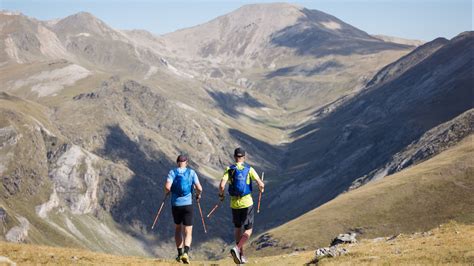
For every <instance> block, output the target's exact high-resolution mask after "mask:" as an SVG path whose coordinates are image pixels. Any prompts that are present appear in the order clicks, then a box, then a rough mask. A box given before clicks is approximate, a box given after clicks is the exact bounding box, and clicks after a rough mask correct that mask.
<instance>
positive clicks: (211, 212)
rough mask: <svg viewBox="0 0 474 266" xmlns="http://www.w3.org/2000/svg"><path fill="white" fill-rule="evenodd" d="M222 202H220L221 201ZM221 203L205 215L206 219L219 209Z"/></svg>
mask: <svg viewBox="0 0 474 266" xmlns="http://www.w3.org/2000/svg"><path fill="white" fill-rule="evenodd" d="M221 202H222V201H221ZM221 202H219V203H217V204H216V206H214V208H212V210H211V211H210V212H209V214H208V215H207V218H209V217H211V214H213V213H214V212H215V211H216V210H217V208H218V207H219V205H220V204H221Z"/></svg>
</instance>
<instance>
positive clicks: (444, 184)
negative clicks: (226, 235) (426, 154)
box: [252, 135, 474, 255]
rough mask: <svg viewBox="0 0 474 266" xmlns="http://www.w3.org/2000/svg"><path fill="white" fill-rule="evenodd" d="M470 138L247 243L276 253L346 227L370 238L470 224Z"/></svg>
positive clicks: (317, 243)
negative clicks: (453, 221) (446, 224)
mask: <svg viewBox="0 0 474 266" xmlns="http://www.w3.org/2000/svg"><path fill="white" fill-rule="evenodd" d="M473 141H474V137H473V135H470V136H469V137H467V138H466V139H464V140H463V141H461V142H460V143H459V144H458V145H457V146H455V147H454V148H452V149H449V150H447V151H444V152H442V153H441V154H439V155H437V156H435V157H433V158H431V159H430V160H428V161H425V162H423V163H420V164H418V165H416V166H413V167H410V168H408V169H406V170H404V171H401V172H399V173H396V174H394V175H391V176H388V177H386V178H384V179H382V180H380V181H374V182H372V183H369V184H367V185H365V186H362V187H360V188H358V189H355V190H352V191H350V192H347V193H344V194H342V195H340V196H339V197H337V198H336V199H334V200H332V201H330V202H328V203H326V204H324V205H322V206H321V207H319V208H317V209H315V210H313V211H311V212H308V213H306V214H304V215H302V216H301V217H299V218H297V219H295V220H292V221H290V222H288V223H286V224H284V225H282V226H280V227H277V228H275V229H273V230H270V231H269V232H268V233H266V234H264V235H262V236H260V238H259V239H257V240H255V241H253V242H252V247H254V248H256V249H258V250H257V251H256V253H257V254H259V255H269V254H279V253H282V252H287V253H288V252H291V251H292V250H294V249H296V248H300V249H301V248H306V250H308V249H315V248H318V247H323V246H327V245H328V244H329V243H330V242H331V240H332V238H334V237H335V236H336V235H338V234H340V233H343V232H347V231H356V232H358V233H359V234H360V237H362V238H371V237H376V236H383V235H394V234H399V233H411V232H416V231H426V230H429V229H430V228H433V227H436V226H437V225H439V224H441V223H445V222H447V221H449V220H456V221H459V222H465V223H473V222H474V197H472V196H471V195H474V163H473V162H474V161H473V160H474V159H473V157H472V154H473V152H474V145H473ZM264 238H266V240H265V241H262V239H264ZM265 244H266V247H263V246H265ZM261 247H263V248H261Z"/></svg>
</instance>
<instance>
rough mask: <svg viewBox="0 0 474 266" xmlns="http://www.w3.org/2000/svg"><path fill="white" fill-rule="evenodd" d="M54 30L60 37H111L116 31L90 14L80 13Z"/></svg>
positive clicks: (66, 19) (69, 17)
mask: <svg viewBox="0 0 474 266" xmlns="http://www.w3.org/2000/svg"><path fill="white" fill-rule="evenodd" d="M52 28H53V29H54V31H55V32H57V33H58V34H59V35H80V34H82V35H84V36H90V34H94V35H99V36H111V35H114V34H116V31H115V30H114V29H112V28H111V27H109V26H108V25H107V24H106V23H105V22H103V21H102V20H100V19H98V18H97V17H95V16H94V15H92V14H91V13H88V12H79V13H76V14H74V15H71V16H68V17H66V18H64V19H61V20H59V21H58V22H57V23H55V24H54V25H53V26H52Z"/></svg>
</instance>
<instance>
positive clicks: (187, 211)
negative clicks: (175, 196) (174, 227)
mask: <svg viewBox="0 0 474 266" xmlns="http://www.w3.org/2000/svg"><path fill="white" fill-rule="evenodd" d="M171 212H172V213H173V219H174V223H175V224H183V225H185V226H190V225H193V205H185V206H172V208H171Z"/></svg>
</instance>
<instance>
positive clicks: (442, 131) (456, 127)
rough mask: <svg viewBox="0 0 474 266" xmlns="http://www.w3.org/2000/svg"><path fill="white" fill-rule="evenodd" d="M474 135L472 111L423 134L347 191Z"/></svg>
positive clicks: (473, 114)
mask: <svg viewBox="0 0 474 266" xmlns="http://www.w3.org/2000/svg"><path fill="white" fill-rule="evenodd" d="M473 133H474V109H470V110H468V111H466V112H464V113H462V114H461V115H459V116H458V117H456V118H454V119H453V120H450V121H448V122H446V123H443V124H441V125H439V126H437V127H435V128H433V129H431V130H429V131H427V132H426V133H424V134H423V136H421V137H420V138H419V139H417V140H415V141H413V142H412V143H411V144H410V145H408V146H407V147H406V148H404V149H403V150H402V151H401V152H398V153H396V154H395V155H394V156H393V157H392V159H391V160H390V162H389V163H387V164H386V165H384V166H383V167H381V168H380V169H378V170H376V171H373V172H371V173H370V174H368V175H367V176H364V177H361V178H358V179H356V180H355V181H354V182H353V184H352V185H351V187H350V188H349V189H354V188H357V187H360V186H361V185H363V184H365V183H367V182H369V181H371V180H377V179H380V178H383V177H385V176H387V175H391V174H394V173H396V172H399V171H401V170H403V169H405V168H407V167H410V166H412V165H415V164H417V163H419V162H422V161H424V160H427V159H429V158H431V157H433V156H434V155H436V154H438V153H440V152H442V151H445V150H447V149H449V148H450V147H453V146H454V145H456V144H457V143H459V141H461V140H462V139H464V138H465V137H467V136H469V135H470V134H473Z"/></svg>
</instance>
